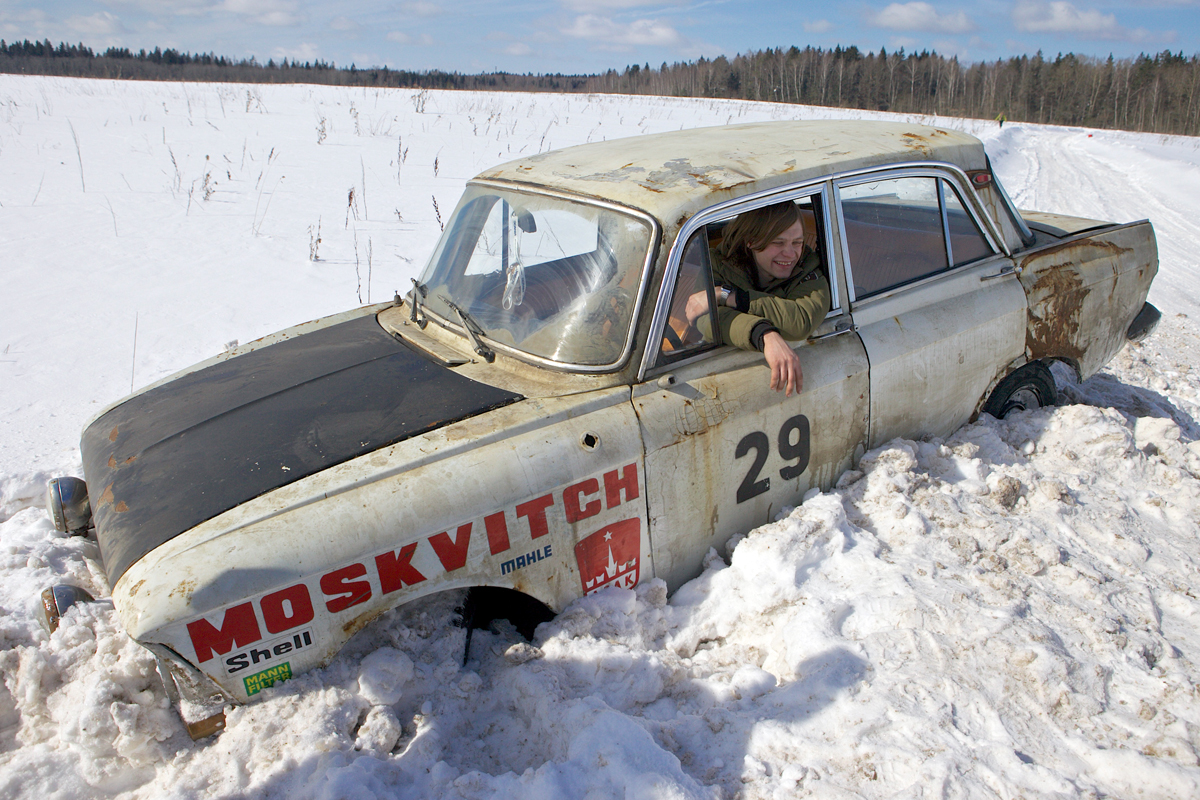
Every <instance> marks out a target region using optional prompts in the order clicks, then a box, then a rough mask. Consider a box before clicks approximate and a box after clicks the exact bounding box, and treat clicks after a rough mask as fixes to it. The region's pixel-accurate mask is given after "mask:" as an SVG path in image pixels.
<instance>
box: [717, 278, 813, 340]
mask: <svg viewBox="0 0 1200 800" xmlns="http://www.w3.org/2000/svg"><path fill="white" fill-rule="evenodd" d="M736 294H737V295H742V296H744V297H746V300H745V301H744V302H743V303H742V304H741V305H742V306H743V308H744V309H745V310H741V309H739V308H734V307H722V308H718V309H717V320H718V322H719V324H720V327H721V341H722V342H724V343H726V344H732V345H734V346H735V347H740V348H742V349H743V350H762V349H763V344H762V340H763V336H764V335H765V334H766V333H768V332H769V331H771V330H774V331H777V332H778V333H779V334H780V335H781V336H782V338H783V339H786V340H788V341H801V340H803V339H807V338H808V335H809V334H810V333H812V331H813V329H814V328H816V327H817V325H819V324H820V323H821V321H822V320H823V319H825V315H826V314H828V313H829V304H830V294H829V283H828V282H827V281H826V280H825V278H824V276H821V275H818V276H817V277H814V278H813V279H812V280H809V281H804V282H801V283H800V284H799V288H794V289H793V291H792V292H791V293H790V294H791V295H792V296H790V297H777V296H775V295H771V294H765V293H762V292H753V291H751V292H747V291H746V290H739V291H738V292H737V293H736Z"/></svg>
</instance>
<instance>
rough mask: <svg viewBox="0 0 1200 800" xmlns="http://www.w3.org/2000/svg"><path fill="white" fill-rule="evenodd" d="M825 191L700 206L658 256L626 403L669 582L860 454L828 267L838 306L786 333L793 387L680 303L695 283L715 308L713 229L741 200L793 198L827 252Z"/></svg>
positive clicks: (841, 315)
mask: <svg viewBox="0 0 1200 800" xmlns="http://www.w3.org/2000/svg"><path fill="white" fill-rule="evenodd" d="M830 192H831V187H830V186H828V185H820V186H817V187H815V188H808V189H804V190H794V191H792V192H790V193H783V194H780V193H776V194H774V195H772V196H770V197H759V198H757V199H756V200H752V201H746V202H743V203H741V204H725V205H724V206H722V207H720V208H718V209H715V210H712V211H710V212H707V213H704V214H699V215H697V216H696V217H694V218H693V219H692V220H690V221H689V222H688V224H687V225H686V226H685V227H684V228H683V230H682V231H681V232H680V236H679V237H678V239H677V244H676V247H675V250H674V251H673V252H672V254H671V257H670V259H669V261H668V266H667V271H666V276H665V277H664V280H663V288H662V292H661V294H660V299H659V303H658V306H657V309H656V313H655V317H654V321H653V323H652V325H651V333H650V338H649V341H650V343H651V344H650V345H648V348H647V350H648V353H647V360H646V361H645V362H644V365H643V376H644V380H643V381H642V382H640V383H638V384H637V385H635V386H634V389H633V404H634V409H635V410H636V412H637V415H638V420H639V423H640V425H641V430H642V437H643V442H644V445H645V452H646V456H645V458H646V461H645V464H646V497H647V507H648V514H649V525H650V529H651V537H650V538H651V543H652V547H653V562H654V568H655V573H656V575H657V576H658V577H661V578H663V579H665V580H666V581H667V584H668V587H669V588H670V589H671V590H674V589H675V588H677V587H678V586H679V585H680V584H682V583H683V582H684V581H686V580H688V579H690V578H692V577H693V576H695V575H696V574H697V573H698V572H699V571H700V569H701V566H702V563H703V559H704V556H705V554H706V553H707V552H708V550H709V548H710V547H718V548H719V547H721V546H722V545H723V544H724V542H725V541H726V540H727V539H728V538H729V537H730V536H731V535H732V534H734V533H737V532H741V531H748V530H750V529H751V528H753V527H755V526H757V525H761V524H763V523H765V522H768V521H770V520H771V519H772V516H773V515H774V514H777V513H778V512H779V511H780V510H781V509H783V508H784V507H785V506H788V505H796V504H798V503H799V502H800V500H801V498H802V497H803V495H804V493H805V492H806V491H808V490H809V489H810V488H813V487H820V488H829V487H830V486H831V484H832V483H833V482H834V481H835V480H837V477H838V476H839V475H840V474H841V473H842V472H843V471H845V470H846V469H848V468H849V467H850V466H851V464H852V461H853V459H854V457H855V456H856V451H857V453H858V454H860V453H861V452H862V447H863V445H864V443H865V439H866V424H867V400H868V398H867V393H868V374H867V359H866V354H865V352H864V350H863V347H862V344H861V343H860V342H859V340H858V337H857V336H855V335H854V334H853V331H852V330H851V328H850V321H849V316H848V313H847V311H848V308H847V306H846V303H845V300H844V292H842V291H841V290H840V286H841V285H842V284H841V279H840V277H839V273H838V272H837V270H836V269H834V270H832V271H831V274H830V275H829V277H830V279H831V281H830V282H831V285H832V287H833V289H834V310H833V311H832V312H831V313H830V314H829V316H828V317H827V318H826V320H825V322H824V323H823V324H822V325H821V326H820V327H819V328H818V329H817V331H816V332H815V335H814V336H813V337H810V339H809V340H808V341H806V342H797V343H794V347H795V349H796V352H797V354H798V355H799V357H800V361H801V366H802V369H803V372H804V386H803V390H802V391H801V392H800V393H799V394H797V395H792V397H790V398H787V397H784V394H783V393H782V392H776V391H772V390H771V388H770V386H769V383H770V370H769V369H768V367H767V365H766V361H765V360H764V358H763V356H762V354H761V353H757V352H750V351H745V350H739V349H737V348H734V347H728V346H719V345H718V344H717V343H716V342H714V341H712V340H711V339H710V338H706V336H705V334H703V333H702V332H701V331H700V330H699V328H698V327H697V326H688V325H687V323H686V318H685V317H684V314H683V309H684V306H685V305H686V303H687V300H688V298H689V297H690V296H692V295H693V294H695V293H696V292H708V293H709V307H710V308H711V307H712V306H713V302H712V301H713V297H712V291H713V286H712V276H711V259H710V247H711V244H712V243H711V242H710V237H715V236H716V235H718V233H717V232H718V230H719V228H720V226H721V224H722V223H723V222H726V221H728V220H729V219H731V218H732V217H734V216H736V215H737V214H738V213H739V212H741V211H746V210H749V209H750V208H753V207H757V206H762V205H767V204H769V203H774V202H780V201H781V200H793V201H795V202H797V203H799V204H800V205H801V206H802V211H803V210H809V211H811V212H812V217H811V218H812V219H815V221H816V222H817V228H818V231H819V237H818V245H817V249H818V251H819V252H821V253H822V256H823V257H824V256H827V255H828V254H830V253H831V252H832V243H833V242H834V241H835V239H834V237H833V236H832V235H831V225H830V220H829V219H828V217H827V214H826V210H827V209H828V208H829V202H828V198H829V197H830ZM825 261H826V264H829V259H828V258H826V259H825ZM700 327H703V326H700ZM713 329H714V328H713V327H711V326H710V327H708V330H710V331H711V330H713Z"/></svg>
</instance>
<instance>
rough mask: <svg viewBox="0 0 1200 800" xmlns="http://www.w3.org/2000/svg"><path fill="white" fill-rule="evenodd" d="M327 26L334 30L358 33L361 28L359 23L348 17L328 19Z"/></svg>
mask: <svg viewBox="0 0 1200 800" xmlns="http://www.w3.org/2000/svg"><path fill="white" fill-rule="evenodd" d="M329 27H330V28H332V29H333V30H335V31H343V32H346V33H358V32H359V31H360V30H362V25H359V24H358V23H357V22H355V21H354V20H352V19H350V18H349V17H334V18H333V19H331V20H329Z"/></svg>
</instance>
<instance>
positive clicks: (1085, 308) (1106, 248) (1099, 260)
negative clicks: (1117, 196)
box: [1016, 220, 1158, 379]
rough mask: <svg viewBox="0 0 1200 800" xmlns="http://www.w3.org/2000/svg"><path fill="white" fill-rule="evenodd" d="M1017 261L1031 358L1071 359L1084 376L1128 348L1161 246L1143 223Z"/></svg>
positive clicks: (1049, 247) (1028, 254) (1092, 234)
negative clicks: (1129, 332)
mask: <svg viewBox="0 0 1200 800" xmlns="http://www.w3.org/2000/svg"><path fill="white" fill-rule="evenodd" d="M1016 261H1017V265H1018V267H1019V270H1020V280H1021V285H1022V287H1023V288H1024V289H1025V294H1026V297H1027V298H1028V302H1029V325H1028V328H1027V330H1026V337H1025V355H1026V357H1027V358H1028V359H1029V360H1031V361H1032V360H1035V359H1062V360H1066V361H1068V362H1069V363H1071V364H1072V365H1073V366H1075V368H1076V370H1077V371H1078V373H1079V376H1080V378H1081V379H1083V378H1087V377H1089V376H1090V375H1092V374H1094V373H1095V372H1096V371H1097V370H1099V369H1100V368H1101V367H1102V366H1104V365H1105V364H1106V363H1107V362H1108V361H1109V360H1110V359H1111V358H1112V357H1113V356H1114V355H1116V354H1117V352H1118V351H1119V350H1120V349H1121V347H1122V346H1124V344H1125V333H1126V331H1127V330H1128V328H1129V324H1130V322H1132V321H1133V318H1134V317H1135V316H1136V315H1137V313H1138V311H1139V310H1140V309H1141V307H1142V304H1143V303H1144V302H1145V301H1146V293H1147V292H1148V291H1149V290H1150V282H1151V281H1152V280H1153V279H1154V276H1155V274H1157V272H1158V245H1157V243H1156V241H1155V238H1154V228H1153V227H1152V226H1151V224H1150V223H1149V222H1148V221H1147V220H1142V221H1140V222H1131V223H1128V224H1125V225H1113V226H1111V227H1107V228H1104V229H1102V230H1095V231H1091V232H1088V233H1081V234H1077V235H1075V236H1071V237H1069V238H1066V239H1062V240H1059V241H1055V242H1052V243H1050V244H1046V245H1043V246H1040V247H1036V248H1034V249H1031V250H1028V251H1025V252H1023V253H1018V254H1017V255H1016Z"/></svg>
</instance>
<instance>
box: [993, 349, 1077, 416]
mask: <svg viewBox="0 0 1200 800" xmlns="http://www.w3.org/2000/svg"><path fill="white" fill-rule="evenodd" d="M1057 400H1058V391H1057V390H1056V389H1055V388H1054V376H1053V375H1051V374H1050V370H1049V369H1047V368H1046V365H1045V364H1043V363H1042V362H1040V361H1031V362H1029V363H1028V364H1026V365H1025V366H1023V367H1021V368H1020V369H1018V370H1016V371H1015V372H1013V373H1012V374H1011V375H1009V376H1008V377H1007V378H1005V379H1004V380H1002V381H1000V383H999V384H998V385H997V386H996V388H995V389H994V390H993V391H992V396H991V397H989V398H988V401H987V403H986V404H984V406H983V410H984V411H986V412H987V413H989V414H991V415H992V416H993V417H995V418H996V419H1004V418H1005V417H1006V416H1008V413H1009V412H1010V411H1028V410H1029V409H1031V408H1044V407H1045V406H1052V405H1054V403H1055V402H1056V401H1057Z"/></svg>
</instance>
